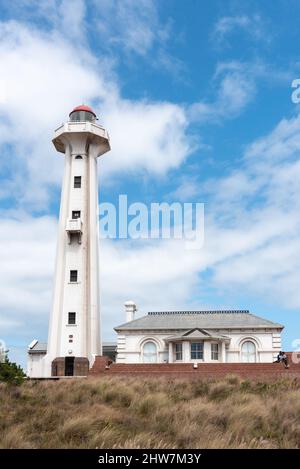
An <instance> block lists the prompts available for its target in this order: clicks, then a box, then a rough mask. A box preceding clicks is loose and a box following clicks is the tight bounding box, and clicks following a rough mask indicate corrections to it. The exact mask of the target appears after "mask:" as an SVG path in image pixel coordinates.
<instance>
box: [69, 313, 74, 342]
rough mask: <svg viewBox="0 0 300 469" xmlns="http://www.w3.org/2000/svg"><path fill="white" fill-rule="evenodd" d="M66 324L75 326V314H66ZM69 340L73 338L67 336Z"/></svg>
mask: <svg viewBox="0 0 300 469" xmlns="http://www.w3.org/2000/svg"><path fill="white" fill-rule="evenodd" d="M68 324H76V313H68ZM69 339H73V336H70V335H69Z"/></svg>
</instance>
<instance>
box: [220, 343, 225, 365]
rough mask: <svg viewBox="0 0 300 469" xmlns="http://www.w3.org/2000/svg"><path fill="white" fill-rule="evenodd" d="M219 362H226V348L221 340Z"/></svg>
mask: <svg viewBox="0 0 300 469" xmlns="http://www.w3.org/2000/svg"><path fill="white" fill-rule="evenodd" d="M221 362H222V363H225V362H226V348H225V342H221Z"/></svg>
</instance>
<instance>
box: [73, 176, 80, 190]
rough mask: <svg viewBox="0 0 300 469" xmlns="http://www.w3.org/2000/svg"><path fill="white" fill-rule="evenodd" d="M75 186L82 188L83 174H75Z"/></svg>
mask: <svg viewBox="0 0 300 469" xmlns="http://www.w3.org/2000/svg"><path fill="white" fill-rule="evenodd" d="M74 187H75V189H80V187H81V176H74Z"/></svg>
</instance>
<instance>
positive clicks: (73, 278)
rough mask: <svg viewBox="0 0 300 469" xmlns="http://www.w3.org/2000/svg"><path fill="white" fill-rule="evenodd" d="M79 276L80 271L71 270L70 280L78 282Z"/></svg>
mask: <svg viewBox="0 0 300 469" xmlns="http://www.w3.org/2000/svg"><path fill="white" fill-rule="evenodd" d="M77 278H78V271H77V270H70V282H77Z"/></svg>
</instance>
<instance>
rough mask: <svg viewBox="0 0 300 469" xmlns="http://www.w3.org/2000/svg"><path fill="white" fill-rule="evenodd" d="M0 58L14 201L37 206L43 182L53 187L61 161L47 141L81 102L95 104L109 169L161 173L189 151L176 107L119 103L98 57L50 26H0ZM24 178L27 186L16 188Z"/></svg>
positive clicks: (42, 200)
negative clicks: (107, 142) (106, 137)
mask: <svg viewBox="0 0 300 469" xmlns="http://www.w3.org/2000/svg"><path fill="white" fill-rule="evenodd" d="M0 61H1V64H2V77H1V80H2V83H3V84H4V87H3V88H2V89H5V93H6V94H5V100H4V101H3V100H2V102H0V112H1V114H2V122H1V124H0V125H1V130H2V132H1V139H0V143H2V145H5V144H9V145H11V146H12V150H11V152H13V153H14V155H13V158H15V159H17V160H18V164H17V165H16V172H14V181H13V182H12V183H11V184H12V185H13V188H14V192H15V193H16V194H17V195H18V200H19V202H23V203H27V204H29V203H30V204H31V205H32V206H33V207H35V208H43V207H45V205H47V203H48V197H49V185H58V184H60V182H61V175H62V158H60V156H59V155H56V154H55V151H54V149H53V148H52V144H51V143H50V141H51V138H52V129H53V130H54V129H55V128H56V127H57V126H58V125H59V124H60V123H61V121H62V120H63V119H66V114H67V112H68V111H70V110H71V109H72V108H73V107H74V105H77V104H79V103H80V102H88V103H94V105H95V110H96V111H97V110H98V109H100V118H101V116H103V119H104V124H105V125H106V126H107V128H108V130H109V133H110V134H111V136H112V148H113V151H112V153H111V155H110V158H109V159H108V160H107V163H105V164H107V170H108V171H114V172H119V171H124V170H136V171H137V172H139V171H141V170H145V171H148V172H150V173H151V172H153V173H156V174H164V173H166V172H167V171H168V170H169V169H170V168H174V167H178V166H179V165H180V163H181V162H182V161H184V160H185V158H186V157H187V156H188V155H189V154H190V152H191V151H192V143H191V140H190V138H189V137H188V135H187V133H186V130H187V127H188V121H187V118H186V115H185V111H184V108H183V107H181V106H179V105H176V104H172V103H169V102H150V101H147V100H143V101H130V100H124V99H123V98H122V97H121V95H120V92H119V87H118V84H117V83H116V80H115V77H114V74H113V73H111V70H110V68H109V66H108V65H107V63H106V62H105V60H104V61H103V63H102V62H101V63H100V61H99V60H98V58H96V57H95V56H93V55H92V54H91V53H89V52H87V50H86V49H84V50H82V49H80V48H77V47H74V46H73V44H72V41H68V40H65V39H64V38H63V37H62V36H61V35H60V34H59V33H58V32H57V31H56V30H55V31H52V32H49V33H45V32H40V31H38V30H36V29H34V28H32V29H29V28H28V27H27V26H24V25H22V24H20V23H17V22H8V23H1V24H0ZM103 64H104V65H103ZM2 94H3V92H2ZM49 168H51V171H49ZM24 179H26V181H27V184H26V185H24V184H22V185H21V184H20V181H22V180H24Z"/></svg>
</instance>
